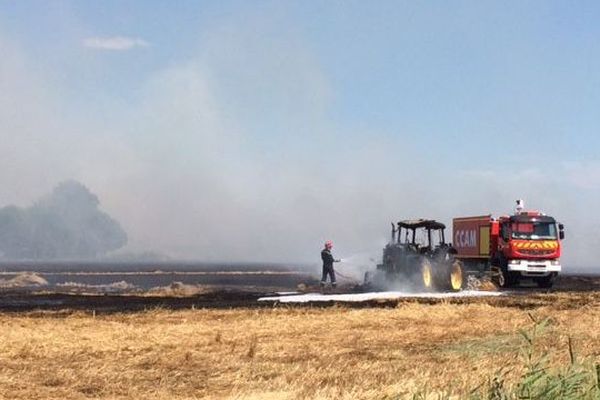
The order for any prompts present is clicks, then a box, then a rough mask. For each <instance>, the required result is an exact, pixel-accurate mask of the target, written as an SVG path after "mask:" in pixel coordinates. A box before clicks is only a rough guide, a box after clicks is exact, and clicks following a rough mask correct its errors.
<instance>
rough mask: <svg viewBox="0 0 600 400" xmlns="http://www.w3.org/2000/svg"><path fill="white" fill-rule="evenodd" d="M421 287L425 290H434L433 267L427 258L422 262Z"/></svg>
mask: <svg viewBox="0 0 600 400" xmlns="http://www.w3.org/2000/svg"><path fill="white" fill-rule="evenodd" d="M421 285H422V286H423V288H424V289H425V290H432V289H433V267H432V265H431V261H430V260H429V259H427V258H424V259H423V260H422V261H421Z"/></svg>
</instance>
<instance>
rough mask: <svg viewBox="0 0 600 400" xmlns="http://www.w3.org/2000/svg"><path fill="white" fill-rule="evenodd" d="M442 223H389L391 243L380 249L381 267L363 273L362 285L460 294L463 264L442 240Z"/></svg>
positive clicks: (420, 220) (419, 221) (430, 221)
mask: <svg viewBox="0 0 600 400" xmlns="http://www.w3.org/2000/svg"><path fill="white" fill-rule="evenodd" d="M445 228H446V226H445V225H444V224H442V223H441V222H437V221H434V220H430V219H418V220H405V221H400V222H398V223H397V224H394V223H392V240H391V241H390V243H388V244H387V245H386V246H385V248H384V249H383V257H382V262H381V264H378V265H377V269H376V270H375V271H374V272H367V273H366V274H365V285H366V286H368V287H374V288H379V289H381V288H383V289H391V288H395V287H401V288H403V289H404V288H407V287H408V288H411V289H413V290H426V291H433V290H436V291H459V290H461V289H462V288H463V286H464V280H465V276H464V267H463V263H462V261H460V260H458V259H455V257H454V255H455V254H456V250H455V249H454V248H453V247H452V246H451V245H450V244H448V243H446V241H445V236H444V229H445Z"/></svg>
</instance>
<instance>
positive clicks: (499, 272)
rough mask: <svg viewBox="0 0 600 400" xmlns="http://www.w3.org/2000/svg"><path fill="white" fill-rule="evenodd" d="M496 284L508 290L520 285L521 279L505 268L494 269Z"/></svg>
mask: <svg viewBox="0 0 600 400" xmlns="http://www.w3.org/2000/svg"><path fill="white" fill-rule="evenodd" d="M493 278H494V282H495V283H496V284H497V285H498V286H499V287H501V288H503V289H506V288H509V287H512V286H515V285H516V284H518V283H519V277H518V276H516V275H515V274H514V273H511V272H509V271H507V270H506V269H505V268H499V267H494V271H493Z"/></svg>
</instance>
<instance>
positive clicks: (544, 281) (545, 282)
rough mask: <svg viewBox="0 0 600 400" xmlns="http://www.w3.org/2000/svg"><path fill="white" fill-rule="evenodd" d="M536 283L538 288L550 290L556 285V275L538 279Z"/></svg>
mask: <svg viewBox="0 0 600 400" xmlns="http://www.w3.org/2000/svg"><path fill="white" fill-rule="evenodd" d="M535 283H537V285H538V287H541V288H544V289H550V288H551V287H552V285H554V275H552V274H550V275H548V276H544V277H542V278H537V279H536V280H535Z"/></svg>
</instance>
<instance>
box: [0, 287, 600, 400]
mask: <svg viewBox="0 0 600 400" xmlns="http://www.w3.org/2000/svg"><path fill="white" fill-rule="evenodd" d="M384 305H385V307H361V308H355V307H350V306H344V305H337V306H333V307H310V306H309V307H306V306H304V307H284V306H282V305H275V306H274V307H261V308H236V309H188V310H167V309H154V310H149V311H142V312H134V313H111V314H97V315H95V314H94V313H93V312H91V311H90V312H87V311H62V312H61V311H32V312H25V313H3V314H0V325H1V327H2V328H1V330H0V397H1V398H5V399H50V398H54V399H64V398H67V399H83V398H99V399H141V398H144V399H194V398H211V399H287V398H289V399H304V398H315V399H382V398H390V399H391V398H435V399H438V398H449V397H452V398H467V397H469V396H470V397H479V398H502V397H493V396H494V395H497V396H501V395H503V394H506V393H513V394H514V393H516V392H515V391H516V390H521V391H522V390H525V389H527V387H526V385H527V382H525V386H524V381H526V380H527V379H529V378H528V377H529V376H530V375H531V373H532V372H535V370H534V369H535V368H538V367H539V368H538V369H541V370H542V371H543V372H542V373H543V374H545V375H544V376H542V378H541V379H546V380H548V381H549V382H550V383H553V382H554V383H556V382H558V384H564V385H567V386H568V385H571V384H573V383H574V382H575V381H577V382H580V383H579V385H580V386H581V391H580V392H578V393H580V394H581V393H584V392H585V393H587V394H586V396H588V397H587V398H597V397H595V396H597V395H598V392H597V391H596V392H594V391H593V390H594V385H597V381H596V380H597V378H598V377H597V376H596V375H595V372H594V371H596V373H600V372H598V371H597V370H596V369H595V368H598V367H595V365H597V364H598V362H600V295H599V294H597V292H581V293H555V294H540V295H538V296H537V297H536V300H535V301H533V302H529V303H527V302H526V301H523V302H518V301H514V302H510V301H507V300H506V299H504V300H502V299H480V300H477V301H472V302H470V301H460V302H447V301H440V302H435V303H434V304H423V303H422V302H416V301H399V302H396V303H395V304H392V305H391V304H390V303H389V302H388V303H386V304H384ZM536 321H537V322H536ZM521 330H523V331H521ZM528 341H531V342H533V343H532V344H528ZM546 355H547V357H548V359H547V360H544V359H543V358H542V357H543V356H546ZM536 363H539V365H538V364H536ZM536 365H537V366H536ZM559 373H562V374H563V375H559ZM560 376H563V377H566V378H565V379H563V381H564V382H563V381H560V379H561V378H560ZM553 379H554V380H553ZM555 381H556V382H555ZM561 382H562V383H561ZM577 382H575V383H577ZM542 383H543V382H542ZM540 384H541V383H540V382H537V383H536V382H533V385H538V386H539V385H540ZM524 387H525V389H524ZM529 398H536V397H535V396H530V397H529ZM537 398H551V397H537Z"/></svg>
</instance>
